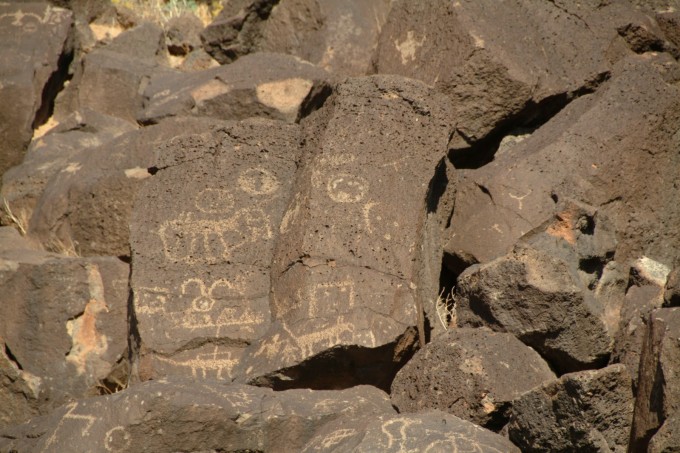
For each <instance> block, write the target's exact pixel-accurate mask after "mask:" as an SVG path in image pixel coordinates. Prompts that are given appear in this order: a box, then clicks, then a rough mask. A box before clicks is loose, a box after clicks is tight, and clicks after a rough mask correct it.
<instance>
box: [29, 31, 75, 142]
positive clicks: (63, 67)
mask: <svg viewBox="0 0 680 453" xmlns="http://www.w3.org/2000/svg"><path fill="white" fill-rule="evenodd" d="M72 34H73V33H71V35H70V36H69V38H67V42H66V44H65V45H64V47H65V50H64V52H62V54H61V55H60V56H59V59H58V60H57V69H56V71H54V72H53V73H52V74H51V75H50V77H49V78H48V79H47V82H46V83H45V86H44V87H43V90H42V95H41V101H40V106H39V107H38V110H37V111H36V112H35V116H34V117H33V125H32V127H33V130H35V129H37V128H39V127H40V126H42V125H43V124H45V123H47V120H49V119H50V117H51V116H52V114H53V113H54V104H55V101H56V99H57V95H58V94H59V93H60V92H61V91H62V90H63V89H64V86H65V85H66V82H67V81H69V80H71V78H72V77H73V75H72V74H70V73H69V68H70V67H71V63H72V62H73V58H74V56H75V49H74V46H73V43H72V41H73V38H72Z"/></svg>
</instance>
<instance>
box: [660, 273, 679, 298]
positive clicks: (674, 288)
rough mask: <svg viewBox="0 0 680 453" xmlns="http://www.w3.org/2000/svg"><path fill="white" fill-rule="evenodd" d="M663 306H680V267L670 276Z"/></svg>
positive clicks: (665, 289)
mask: <svg viewBox="0 0 680 453" xmlns="http://www.w3.org/2000/svg"><path fill="white" fill-rule="evenodd" d="M663 304H664V306H666V307H677V306H680V266H676V267H674V268H673V270H672V271H671V272H670V274H668V279H667V280H666V284H665V285H664V292H663Z"/></svg>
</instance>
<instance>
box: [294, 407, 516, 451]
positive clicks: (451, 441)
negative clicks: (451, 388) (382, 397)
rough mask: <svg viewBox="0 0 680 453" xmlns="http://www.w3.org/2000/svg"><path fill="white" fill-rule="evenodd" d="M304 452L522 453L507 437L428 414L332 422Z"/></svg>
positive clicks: (446, 416) (462, 422)
mask: <svg viewBox="0 0 680 453" xmlns="http://www.w3.org/2000/svg"><path fill="white" fill-rule="evenodd" d="M302 451H303V452H305V453H309V452H315V451H318V452H321V451H333V452H345V451H347V452H349V451H356V452H372V451H384V452H395V453H396V452H401V451H480V452H485V453H486V452H488V453H500V452H508V453H515V452H516V453H519V451H520V450H519V449H518V448H517V447H515V446H514V445H512V443H510V442H509V441H508V440H507V439H505V438H504V437H501V436H499V435H498V434H496V433H494V432H491V431H488V430H486V429H483V428H480V427H479V426H477V425H474V424H472V423H470V422H468V421H465V420H461V419H460V418H458V417H456V416H454V415H450V414H445V413H443V412H440V411H428V412H424V413H421V414H408V415H391V416H390V415H383V416H380V417H370V418H369V417H364V418H360V419H358V420H357V419H355V420H349V421H347V420H343V421H342V423H339V422H331V423H329V424H328V425H327V426H325V427H323V428H321V430H320V431H319V433H318V434H317V435H316V436H315V437H314V438H312V440H311V441H309V443H307V445H306V446H305V447H304V449H303V450H302Z"/></svg>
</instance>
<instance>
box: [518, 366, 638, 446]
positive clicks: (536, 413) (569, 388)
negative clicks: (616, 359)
mask: <svg viewBox="0 0 680 453" xmlns="http://www.w3.org/2000/svg"><path fill="white" fill-rule="evenodd" d="M632 417H633V394H632V392H631V388H630V377H629V373H628V371H626V369H625V367H624V366H623V365H612V366H609V367H607V368H603V369H601V370H597V371H582V372H579V373H571V374H566V375H564V376H562V377H561V378H560V379H559V380H557V381H554V382H551V383H549V384H546V385H543V386H541V387H538V388H536V389H534V390H531V391H529V392H527V393H525V394H524V395H522V396H521V397H519V398H518V399H517V400H515V401H514V403H513V406H512V418H511V421H510V424H509V425H508V432H509V435H510V440H512V441H513V442H514V443H515V445H517V446H518V447H519V448H521V449H522V451H525V452H539V451H554V452H567V451H612V452H624V451H626V446H627V445H628V436H629V433H630V426H631V421H632ZM633 451H644V450H633Z"/></svg>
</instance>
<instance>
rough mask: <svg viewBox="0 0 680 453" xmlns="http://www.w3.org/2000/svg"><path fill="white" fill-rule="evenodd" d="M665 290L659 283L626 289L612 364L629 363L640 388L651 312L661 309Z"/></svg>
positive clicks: (632, 375)
mask: <svg viewBox="0 0 680 453" xmlns="http://www.w3.org/2000/svg"><path fill="white" fill-rule="evenodd" d="M662 302H663V299H662V290H661V288H659V287H658V286H655V285H643V286H638V285H633V286H631V287H630V288H629V289H628V291H627V292H626V297H625V299H624V301H623V306H622V307H621V321H620V322H621V326H620V328H619V331H618V332H617V334H616V336H615V337H614V348H613V350H612V356H611V358H610V363H622V364H624V365H626V368H627V370H628V372H629V373H630V374H631V378H632V380H633V386H634V388H637V380H638V370H639V367H640V354H641V353H642V346H643V343H644V339H645V336H646V335H647V329H648V322H649V315H650V314H651V313H652V311H653V310H655V309H657V308H661V305H662Z"/></svg>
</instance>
